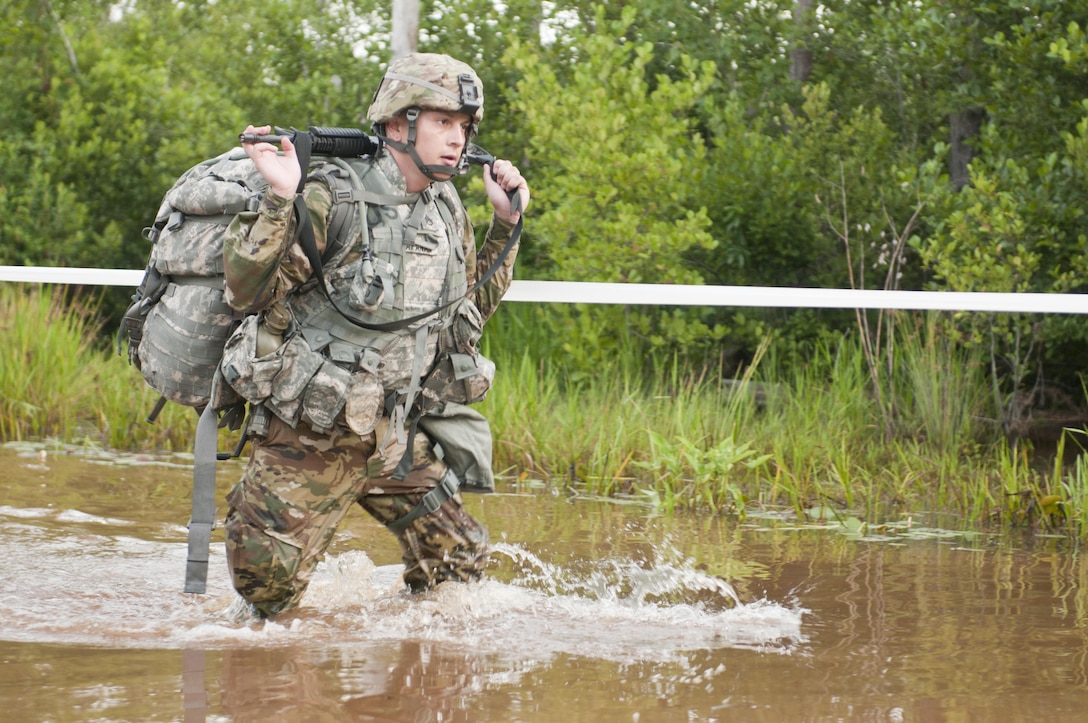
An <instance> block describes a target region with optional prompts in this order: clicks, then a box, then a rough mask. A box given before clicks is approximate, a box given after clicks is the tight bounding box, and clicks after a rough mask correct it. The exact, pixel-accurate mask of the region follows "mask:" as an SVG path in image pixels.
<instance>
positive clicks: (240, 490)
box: [226, 418, 487, 616]
mask: <svg viewBox="0 0 1088 723" xmlns="http://www.w3.org/2000/svg"><path fill="white" fill-rule="evenodd" d="M384 429H385V425H384V424H382V425H379V428H378V429H377V430H376V434H377V437H375V435H374V434H371V435H370V436H369V437H367V438H365V439H360V438H359V436H358V435H356V434H354V433H352V432H350V431H346V430H345V431H334V432H333V433H331V434H329V435H319V434H314V433H313V432H311V431H309V429H308V428H303V429H298V430H296V429H292V428H291V427H289V426H287V425H286V424H284V423H283V422H281V421H280V420H278V419H275V418H273V419H272V420H271V423H270V424H269V431H268V436H266V437H265V438H264V439H263V440H260V441H255V442H254V447H253V454H252V456H251V457H250V460H249V466H248V467H247V468H246V471H245V474H244V475H243V477H242V480H241V481H240V482H239V483H238V484H237V485H235V487H234V489H232V490H231V492H230V494H228V495H227V502H228V503H229V504H230V510H229V511H228V513H227V521H226V537H227V563H228V565H229V566H230V573H231V577H232V579H233V581H234V587H235V588H236V589H237V590H238V592H239V594H241V596H242V597H243V598H245V599H246V600H247V601H248V602H249V603H251V604H252V605H253V606H254V608H256V610H257V611H258V612H259V613H261V614H263V615H266V616H268V615H275V614H276V613H279V612H283V611H284V610H287V609H288V608H291V607H293V606H295V605H297V604H298V601H299V600H300V599H301V597H302V594H303V593H304V592H305V591H306V587H307V585H308V584H309V582H310V578H311V576H312V574H313V571H314V568H315V567H316V566H317V564H318V562H320V560H321V558H322V556H323V555H324V553H325V549H326V548H327V547H328V545H329V543H330V542H331V540H332V537H333V535H334V534H335V532H336V528H337V527H338V526H339V524H340V521H341V520H342V519H343V518H344V515H345V514H347V511H348V510H349V509H351V507H352V505H353V504H356V503H357V504H359V505H360V506H361V507H362V508H363V509H364V510H366V511H367V512H368V513H370V514H371V515H372V516H373V517H375V518H376V519H377V520H378V521H379V522H382V523H383V524H388V523H390V522H392V521H394V520H396V519H399V518H400V517H403V516H404V515H406V514H407V513H408V512H409V511H411V510H412V509H413V508H414V507H415V506H416V504H417V503H418V502H419V500H420V499H421V498H422V497H423V495H424V494H426V493H427V491H429V490H431V489H433V488H434V487H435V486H436V485H437V483H438V482H439V481H440V480H441V479H442V476H443V475H444V474H445V472H446V465H445V463H444V462H441V461H439V460H437V459H436V458H435V457H434V455H433V453H432V452H431V444H430V441H429V440H428V439H427V438H426V436H425V435H424V434H423V432H422V431H420V432H418V433H417V436H416V441H415V455H414V464H413V469H412V472H411V473H409V475H408V476H407V478H406V479H405V480H402V481H398V480H393V479H392V478H391V477H389V476H388V475H390V474H392V472H393V469H394V468H395V467H396V464H397V462H398V461H399V460H400V457H401V455H402V453H403V450H404V447H403V446H401V445H397V444H396V442H395V441H394V443H393V444H392V445H390V447H391V448H390V449H387V450H385V453H384V455H383V456H382V459H379V458H378V456H377V455H375V453H374V450H375V446H376V445H375V439H379V440H380V439H383V438H384ZM368 462H370V465H371V467H372V470H373V471H374V472H375V476H373V477H370V476H368V475H367V465H368ZM398 540H399V542H400V546H401V551H402V553H403V561H404V565H405V572H404V580H405V582H406V583H407V584H408V586H409V587H410V588H411V589H412V590H413V591H418V590H424V589H426V588H428V587H430V586H432V585H435V584H437V583H439V582H443V581H445V580H462V581H467V580H473V579H477V578H479V577H480V576H481V574H482V572H483V567H484V565H485V563H486V560H487V531H486V530H485V529H484V528H483V527H482V526H481V525H480V523H479V522H477V521H476V520H475V519H474V518H473V517H471V516H470V515H469V514H468V513H467V512H465V510H464V507H463V506H462V503H461V496H460V495H455V496H454V497H453V498H451V499H448V500H446V501H445V502H444V503H443V504H442V505H441V507H439V508H438V509H437V510H435V511H434V512H433V513H431V514H429V515H424V516H422V517H420V518H418V519H416V520H415V521H413V522H412V523H411V524H410V525H408V527H407V529H405V530H404V532H402V533H401V534H399V535H398Z"/></svg>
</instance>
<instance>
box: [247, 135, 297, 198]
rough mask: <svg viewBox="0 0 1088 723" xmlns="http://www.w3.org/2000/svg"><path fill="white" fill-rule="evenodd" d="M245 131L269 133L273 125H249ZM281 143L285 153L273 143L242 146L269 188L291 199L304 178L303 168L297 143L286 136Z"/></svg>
mask: <svg viewBox="0 0 1088 723" xmlns="http://www.w3.org/2000/svg"><path fill="white" fill-rule="evenodd" d="M244 132H245V133H255V134H257V135H268V134H269V133H271V132H272V127H271V126H256V127H254V126H253V125H248V126H246V129H245V131H244ZM280 145H282V146H283V153H280V149H279V148H276V146H274V145H273V144H271V143H244V144H243V145H242V148H244V149H245V151H246V155H247V156H249V157H250V158H252V159H253V165H254V166H256V167H257V171H258V172H259V173H260V174H261V175H262V176H264V180H266V181H268V186H269V188H270V189H271V190H272V191H273V192H274V193H275V194H276V195H278V196H282V197H283V198H287V199H291V198H294V197H295V190H296V189H297V188H298V182H299V181H300V180H301V179H302V169H300V168H299V165H298V156H297V155H295V144H294V143H292V142H291V139H290V138H287V137H284V138H283V139H282V140H281V141H280Z"/></svg>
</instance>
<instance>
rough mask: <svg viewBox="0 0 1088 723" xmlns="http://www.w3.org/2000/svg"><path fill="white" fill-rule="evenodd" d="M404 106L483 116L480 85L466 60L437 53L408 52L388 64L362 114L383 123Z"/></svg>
mask: <svg viewBox="0 0 1088 723" xmlns="http://www.w3.org/2000/svg"><path fill="white" fill-rule="evenodd" d="M407 108H425V109H429V110H445V111H454V112H458V113H467V114H468V115H469V116H471V117H472V120H473V123H474V124H475V123H479V122H480V120H481V119H482V118H483V117H484V86H483V83H481V82H480V77H479V76H478V75H476V71H474V70H473V69H472V67H471V66H469V65H468V64H466V63H462V62H461V61H460V60H456V59H454V58H451V57H450V56H448V55H441V54H438V53H410V54H408V55H405V56H402V57H400V58H397V59H396V60H394V61H393V62H392V63H390V64H389V68H388V69H387V70H386V71H385V77H384V78H382V82H381V83H380V84H379V85H378V89H377V91H375V92H374V98H373V100H372V101H371V103H370V108H369V109H368V110H367V112H366V117H367V119H368V120H369V121H370V122H371V123H375V124H379V123H387V122H389V121H391V120H392V119H393V118H396V116H397V114H398V113H400V112H401V111H403V110H405V109H407Z"/></svg>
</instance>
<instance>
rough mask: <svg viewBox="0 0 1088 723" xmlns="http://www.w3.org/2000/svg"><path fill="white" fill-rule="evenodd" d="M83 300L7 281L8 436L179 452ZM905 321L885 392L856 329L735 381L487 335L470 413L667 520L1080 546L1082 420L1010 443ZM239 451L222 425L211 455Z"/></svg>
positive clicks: (955, 354)
mask: <svg viewBox="0 0 1088 723" xmlns="http://www.w3.org/2000/svg"><path fill="white" fill-rule="evenodd" d="M95 306H96V304H95V303H93V301H88V299H87V298H85V297H82V296H70V295H68V294H67V293H66V292H65V291H63V290H58V289H56V288H55V287H36V288H35V287H23V286H19V285H5V284H0V332H2V334H0V338H2V342H3V343H2V345H0V402H2V407H0V442H11V441H19V440H47V439H53V440H57V441H58V442H61V443H65V444H75V445H86V446H89V447H103V448H108V449H116V450H124V451H143V452H151V451H166V452H171V451H187V450H189V449H190V448H191V445H192V437H193V433H194V430H195V426H196V419H197V415H196V414H195V413H194V412H193V410H191V409H188V408H184V407H181V406H179V405H176V404H168V405H166V407H165V408H164V409H163V411H162V413H161V414H160V416H159V418H158V420H157V421H156V423H155V424H148V423H147V422H146V421H145V418H146V416H147V414H148V412H149V411H150V410H151V409H152V407H153V406H154V404H155V402H156V400H157V395H156V394H155V392H154V391H153V390H151V389H150V388H148V387H147V385H146V384H145V383H144V381H143V378H142V377H141V376H140V374H139V372H138V371H137V370H136V369H135V368H134V367H132V366H130V365H129V364H128V362H127V359H126V358H125V357H123V356H118V355H117V354H116V352H115V349H114V345H113V344H114V342H113V339H112V336H113V332H114V330H111V329H104V328H101V327H100V326H99V325H98V324H97V323H96V322H95V321H94V318H95V316H94V308H95ZM500 313H501V312H500ZM901 318H902V319H903V320H904V321H903V322H902V323H900V324H899V325H898V326H897V330H898V331H897V334H898V336H899V338H898V339H897V347H896V357H895V358H896V361H895V367H894V369H893V372H892V373H889V374H888V375H887V376H888V378H889V379H891V380H892V381H891V382H886V383H885V390H884V391H883V392H882V394H880V395H874V394H872V393H871V391H870V390H871V376H870V375H871V371H870V368H869V366H868V365H867V363H866V356H865V350H864V348H863V346H862V344H861V343H859V341H858V339H857V337H856V336H851V335H843V336H840V337H836V338H835V340H834V341H827V342H820V343H817V344H815V345H814V348H813V349H812V350H811V352H810V353H808V354H807V355H806V357H805V361H804V363H797V362H794V363H792V364H786V363H785V362H784V361H783V360H782V359H780V358H778V357H777V356H776V351H775V346H774V344H773V342H770V341H768V342H765V343H764V344H763V346H762V347H761V348H760V349H759V350H758V351H757V353H756V354H755V357H754V358H753V359H752V361H751V363H749V364H748V366H747V367H746V368H745V369H744V370H742V373H741V374H740V375H739V376H740V378H739V379H732V380H723V379H722V378H721V376H722V375H720V374H718V373H716V370H707V369H700V370H690V369H684V368H682V367H683V365H682V364H681V363H679V362H677V361H676V360H675V359H673V360H664V361H659V362H658V361H655V362H652V365H653V367H654V368H651V369H650V370H647V369H646V360H645V358H644V357H643V356H642V355H638V354H633V353H632V354H620V355H618V356H617V358H616V362H615V368H613V369H609V370H603V371H602V372H601V373H600V374H597V375H585V374H581V375H574V374H568V373H567V372H566V370H564V369H562V368H560V367H558V366H557V365H555V364H552V363H549V362H548V361H547V360H542V359H538V358H535V357H534V355H533V353H532V352H531V351H527V350H532V349H534V348H539V347H537V346H536V345H534V344H533V342H532V339H529V338H524V339H516V340H515V339H510V338H508V337H503V340H504V341H503V343H502V345H501V348H500V345H499V344H498V343H497V342H496V339H497V338H499V337H497V336H496V335H495V334H491V335H490V336H485V340H484V342H485V348H484V353H485V354H486V355H487V356H489V357H490V358H492V359H493V360H494V361H495V362H496V364H497V366H498V370H499V372H498V375H497V378H496V381H495V384H494V387H493V389H492V391H491V393H490V395H489V396H488V398H487V399H486V400H485V401H484V402H483V403H482V404H481V405H480V406H479V408H480V411H481V412H482V413H483V414H485V415H486V416H487V417H488V419H489V420H490V421H491V425H492V432H493V436H494V439H495V454H494V466H495V470H496V473H497V474H498V475H499V476H500V478H501V479H505V480H509V481H513V482H517V483H520V484H521V485H523V486H525V487H526V488H528V489H545V490H551V491H553V492H559V493H563V494H572V495H588V496H599V497H610V498H616V499H622V500H625V501H636V502H640V503H644V504H646V505H647V506H648V508H650V509H652V510H655V511H657V512H663V513H673V512H679V511H686V512H691V513H694V514H728V515H736V516H739V517H744V516H746V515H754V514H762V513H790V512H792V513H794V514H795V515H796V516H797V517H798V518H801V519H806V518H807V519H827V520H832V521H833V520H838V521H840V522H844V521H845V522H849V523H850V524H855V525H865V526H867V527H868V529H873V530H881V529H887V530H890V531H894V528H895V525H897V524H900V523H902V521H903V520H910V519H911V518H912V517H916V516H917V517H921V516H932V517H935V518H939V519H941V520H942V524H944V526H952V527H957V526H958V527H961V528H969V529H998V528H1020V529H1027V530H1031V531H1034V532H1043V533H1055V534H1061V535H1063V536H1066V535H1067V536H1070V537H1073V538H1076V539H1078V540H1081V539H1083V538H1084V537H1085V535H1086V534H1088V511H1086V510H1085V500H1086V499H1088V462H1086V461H1085V458H1086V457H1085V454H1084V453H1085V450H1086V449H1088V431H1086V428H1085V426H1084V424H1083V423H1082V422H1079V423H1077V424H1075V425H1074V424H1070V425H1069V426H1064V427H1059V429H1060V431H1059V433H1058V434H1057V435H1056V441H1055V443H1054V444H1053V446H1052V447H1048V449H1047V450H1046V451H1045V452H1043V451H1042V450H1041V447H1042V445H1039V447H1040V449H1037V448H1036V445H1035V444H1034V443H1032V442H1030V441H1027V440H1024V439H1021V440H1016V441H1011V440H1009V439H1008V438H1007V437H1006V435H1005V434H1004V433H1003V431H1002V429H1001V425H1000V424H999V423H998V422H997V421H996V419H994V416H995V415H993V414H992V413H990V414H988V413H987V409H988V408H989V407H992V406H993V404H992V402H991V394H992V389H991V384H990V382H989V381H988V380H987V378H986V375H985V372H986V362H984V361H983V360H982V357H980V356H979V355H978V354H974V353H972V352H971V351H970V350H968V349H965V348H963V346H962V345H957V344H956V343H955V342H954V341H952V340H951V339H949V338H946V337H945V336H943V335H942V334H941V333H940V331H939V328H940V326H939V325H938V324H936V323H935V318H936V317H935V316H933V315H929V316H926V315H920V314H914V315H904V316H903V317H901ZM907 320H909V321H911V322H914V323H907ZM492 325H494V322H492ZM523 333H524V334H531V332H529V331H526V332H523ZM104 339H109V340H110V344H109V348H108V349H104V348H103V344H102V341H103V340H104ZM892 399H894V400H895V404H894V405H892V404H890V402H889V400H892ZM892 410H893V411H894V414H892V415H890V414H889V412H890V411H892ZM890 418H893V422H894V423H892V424H889V419H890ZM237 441H238V436H237V434H236V433H231V432H228V431H225V430H224V431H221V442H220V446H221V448H224V449H226V448H232V447H233V446H234V445H236V444H237ZM247 453H248V452H243V455H244V454H247Z"/></svg>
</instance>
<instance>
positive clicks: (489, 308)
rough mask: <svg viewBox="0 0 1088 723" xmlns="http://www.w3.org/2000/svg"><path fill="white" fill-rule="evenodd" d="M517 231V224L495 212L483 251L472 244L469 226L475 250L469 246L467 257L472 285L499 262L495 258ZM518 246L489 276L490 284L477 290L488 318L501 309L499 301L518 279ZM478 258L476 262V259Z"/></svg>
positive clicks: (476, 298) (484, 314)
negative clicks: (502, 218) (496, 215)
mask: <svg viewBox="0 0 1088 723" xmlns="http://www.w3.org/2000/svg"><path fill="white" fill-rule="evenodd" d="M513 231H514V226H513V225H512V224H509V223H506V222H505V221H502V220H500V219H498V218H497V217H495V216H494V215H493V216H492V217H491V225H490V226H489V227H488V229H487V235H485V236H484V244H483V246H481V247H480V250H479V251H476V248H475V244H474V243H472V231H471V229H469V233H468V235H469V239H470V245H471V246H472V251H471V253H469V251H468V249H466V251H465V258H466V259H467V260H468V267H469V280H468V281H469V287H470V288H471V286H472V285H473V284H475V283H476V279H478V278H481V277H482V276H483V275H484V274H485V273H487V270H488V269H489V268H491V264H493V263H495V259H497V258H498V257H499V254H500V253H502V249H503V247H504V246H506V242H507V240H509V238H510V234H511V233H513ZM518 245H519V244H515V245H514V248H512V249H510V253H509V254H507V256H506V258H505V259H503V261H502V266H501V267H499V269H497V270H496V271H495V274H494V275H493V276H492V277H491V278H490V279H488V281H487V283H485V284H484V285H483V286H481V287H480V288H479V289H477V291H476V295H475V298H473V301H474V302H476V306H477V307H478V308H479V309H480V313H481V314H483V317H484V321H486V320H487V319H489V318H490V317H491V315H492V314H494V313H495V309H497V308H499V302H500V301H502V297H503V296H504V295H505V294H506V292H507V290H508V289H509V288H510V283H511V282H512V281H513V280H514V259H515V258H516V257H517V255H518ZM474 257H475V264H473V262H472V260H473V258H474Z"/></svg>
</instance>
